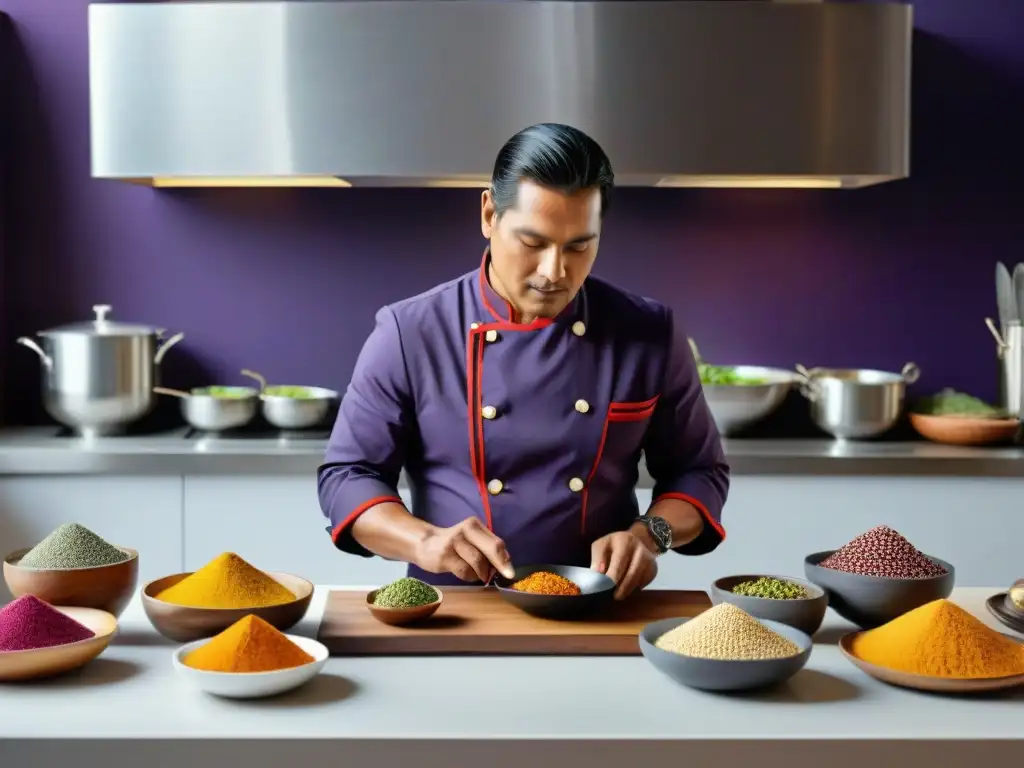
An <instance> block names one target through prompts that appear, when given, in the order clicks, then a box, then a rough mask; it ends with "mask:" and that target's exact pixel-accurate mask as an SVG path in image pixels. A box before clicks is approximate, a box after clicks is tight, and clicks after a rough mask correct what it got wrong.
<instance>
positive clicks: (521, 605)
mask: <svg viewBox="0 0 1024 768" xmlns="http://www.w3.org/2000/svg"><path fill="white" fill-rule="evenodd" d="M538 571H549V572H551V573H554V574H557V575H558V576H561V577H562V578H565V579H569V581H572V582H574V583H575V584H576V585H577V586H578V587H579V588H580V594H578V595H538V594H534V593H532V592H520V591H519V590H518V589H512V585H513V584H514V583H516V582H517V581H519V580H520V579H525V578H526V577H527V576H529V575H530V574H531V573H537V572H538ZM494 586H495V588H496V589H497V590H498V593H499V594H500V595H501V596H502V598H504V599H505V600H506V601H507V602H508V603H509V604H511V605H514V606H515V607H516V608H518V609H519V610H521V611H525V612H526V613H528V614H530V615H531V616H539V617H541V618H545V619H578V618H581V617H585V616H587V615H589V614H592V613H596V612H597V611H599V610H600V609H601V608H602V607H604V606H605V605H607V604H608V603H609V602H611V600H612V597H613V596H614V594H615V581H614V580H613V579H611V578H610V577H609V576H606V575H605V574H603V573H598V572H597V571H595V570H593V569H592V568H580V567H577V566H574V565H521V566H519V567H518V568H516V569H515V574H514V575H513V576H512V578H511V579H506V578H505V577H504V576H501V575H498V576H495V577H494Z"/></svg>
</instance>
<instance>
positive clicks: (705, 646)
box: [654, 603, 800, 661]
mask: <svg viewBox="0 0 1024 768" xmlns="http://www.w3.org/2000/svg"><path fill="white" fill-rule="evenodd" d="M654 645H655V647H657V648H660V649H661V650H663V651H669V652H671V653H678V654H681V655H683V656H694V657H697V658H701V659H724V660H728V661H753V660H756V659H784V658H787V657H789V656H796V655H797V654H798V653H800V648H799V646H797V644H796V643H794V642H792V641H791V640H789V639H787V638H785V637H783V636H782V635H780V634H779V633H777V632H773V631H772V630H770V629H768V627H766V626H765V625H764V624H762V623H761V622H759V621H758V620H757V619H755V618H754V617H753V616H751V615H750V614H749V613H747V612H746V611H744V610H743V609H742V608H737V607H736V606H735V605H732V604H731V603H719V604H718V605H716V606H715V607H714V608H709V609H708V610H706V611H704V613H702V614H700V615H699V616H696V617H694V618H692V619H690V620H689V621H687V622H685V623H684V624H680V625H679V626H678V627H676V628H675V629H672V630H670V631H668V632H666V633H665V634H664V635H662V636H661V637H659V638H658V639H657V640H656V641H655V642H654Z"/></svg>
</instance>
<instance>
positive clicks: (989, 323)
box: [985, 317, 1006, 352]
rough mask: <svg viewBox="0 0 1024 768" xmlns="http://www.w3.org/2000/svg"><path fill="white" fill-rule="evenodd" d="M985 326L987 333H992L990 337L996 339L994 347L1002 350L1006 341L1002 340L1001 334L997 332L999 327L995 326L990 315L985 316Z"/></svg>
mask: <svg viewBox="0 0 1024 768" xmlns="http://www.w3.org/2000/svg"><path fill="white" fill-rule="evenodd" d="M985 326H986V327H987V328H988V330H989V333H991V334H992V338H993V339H995V340H996V348H997V349H998V350H999V351H1000V352H1002V350H1003V349H1005V348H1006V342H1005V341H1003V336H1002V334H1001V333H1000V332H999V329H998V328H996V324H995V323H993V322H992V318H991V317H986V318H985Z"/></svg>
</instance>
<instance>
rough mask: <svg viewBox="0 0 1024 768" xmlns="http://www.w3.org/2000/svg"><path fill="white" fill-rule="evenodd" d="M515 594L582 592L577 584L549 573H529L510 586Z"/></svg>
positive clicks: (572, 593) (571, 593)
mask: <svg viewBox="0 0 1024 768" xmlns="http://www.w3.org/2000/svg"><path fill="white" fill-rule="evenodd" d="M512 589H514V590H516V591H517V592H531V593H533V594H535V595H578V594H580V593H581V592H583V590H582V589H580V587H579V584H577V583H576V582H574V581H570V580H569V579H567V578H565V577H564V576H559V575H558V574H557V573H552V572H551V571H537V572H536V573H531V574H530V575H529V576H526V577H524V578H522V579H520V580H519V581H517V582H515V583H514V584H513V585H512Z"/></svg>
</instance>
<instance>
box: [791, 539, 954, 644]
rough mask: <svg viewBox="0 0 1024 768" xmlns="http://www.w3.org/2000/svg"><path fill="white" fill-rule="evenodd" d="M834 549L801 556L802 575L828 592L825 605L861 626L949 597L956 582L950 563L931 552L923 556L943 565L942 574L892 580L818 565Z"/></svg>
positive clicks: (866, 627) (884, 621)
mask: <svg viewBox="0 0 1024 768" xmlns="http://www.w3.org/2000/svg"><path fill="white" fill-rule="evenodd" d="M834 551H835V550H831V549H830V550H825V551H824V552H815V553H814V554H811V555H808V556H807V557H806V558H805V559H804V574H805V575H806V576H807V580H808V581H810V582H811V583H813V584H816V585H818V586H819V587H821V588H822V589H824V590H825V591H826V592H827V593H828V604H829V605H830V606H832V609H833V610H834V611H835V612H836V613H838V614H839V615H840V616H842V617H843V618H844V619H846V620H847V621H849V622H852V623H853V624H856V625H857V626H858V627H860V628H861V629H871V628H873V627H879V626H881V625H882V624H886V623H888V622H890V621H892V620H893V619H895V618H897V617H899V616H902V615H903V614H904V613H907V612H909V611H912V610H914V609H915V608H920V607H921V606H922V605H924V604H925V603H930V602H932V601H933V600H939V599H942V598H946V597H949V596H950V595H951V594H952V592H953V587H954V586H955V584H956V571H955V569H954V568H953V566H952V565H951V564H950V563H947V562H946V561H945V560H940V559H939V558H937V557H932V556H931V555H927V554H926V555H925V557H927V558H928V559H929V560H931V561H932V562H934V563H937V564H938V565H941V566H942V567H943V568H945V569H946V572H945V573H943V574H941V575H939V576H927V577H924V578H914V579H895V578H890V577H888V576H866V575H864V574H860V573H848V572H847V571H838V570H835V569H834V568H822V567H821V562H822V561H824V560H825V559H826V558H828V557H829V556H830V555H832V553H833V552H834Z"/></svg>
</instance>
